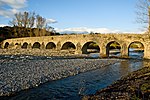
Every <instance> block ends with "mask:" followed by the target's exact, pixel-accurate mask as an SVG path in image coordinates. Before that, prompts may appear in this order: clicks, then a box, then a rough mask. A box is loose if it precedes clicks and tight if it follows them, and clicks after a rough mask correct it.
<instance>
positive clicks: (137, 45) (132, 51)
mask: <svg viewBox="0 0 150 100" xmlns="http://www.w3.org/2000/svg"><path fill="white" fill-rule="evenodd" d="M128 56H129V57H131V58H143V57H144V45H143V44H142V43H141V42H137V41H136V42H132V43H130V45H129V47H128Z"/></svg>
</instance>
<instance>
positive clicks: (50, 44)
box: [46, 42, 56, 49]
mask: <svg viewBox="0 0 150 100" xmlns="http://www.w3.org/2000/svg"><path fill="white" fill-rule="evenodd" d="M55 48H56V45H55V44H54V43H53V42H49V43H48V44H47V45H46V49H55Z"/></svg>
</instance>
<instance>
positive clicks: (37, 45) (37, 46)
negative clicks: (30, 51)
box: [32, 42, 41, 49]
mask: <svg viewBox="0 0 150 100" xmlns="http://www.w3.org/2000/svg"><path fill="white" fill-rule="evenodd" d="M40 47H41V44H40V43H39V42H35V43H34V44H33V46H32V48H38V49H40Z"/></svg>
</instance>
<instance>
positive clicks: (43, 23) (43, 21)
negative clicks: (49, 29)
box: [36, 15, 46, 29]
mask: <svg viewBox="0 0 150 100" xmlns="http://www.w3.org/2000/svg"><path fill="white" fill-rule="evenodd" d="M45 26H46V19H45V18H43V17H42V16H40V15H36V27H37V28H39V29H43V28H45Z"/></svg>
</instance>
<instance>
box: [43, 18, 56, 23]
mask: <svg viewBox="0 0 150 100" xmlns="http://www.w3.org/2000/svg"><path fill="white" fill-rule="evenodd" d="M46 23H48V24H51V23H57V21H56V20H54V19H46Z"/></svg>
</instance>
